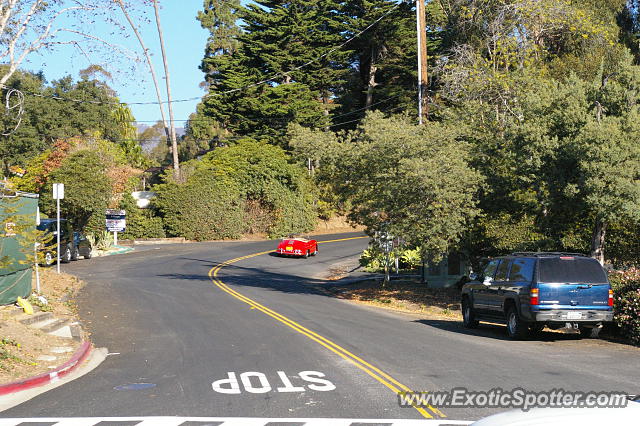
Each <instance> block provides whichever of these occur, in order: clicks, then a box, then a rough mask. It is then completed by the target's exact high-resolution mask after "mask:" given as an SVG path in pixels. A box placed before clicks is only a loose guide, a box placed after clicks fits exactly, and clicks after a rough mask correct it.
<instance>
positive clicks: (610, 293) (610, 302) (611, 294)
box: [609, 289, 613, 306]
mask: <svg viewBox="0 0 640 426" xmlns="http://www.w3.org/2000/svg"><path fill="white" fill-rule="evenodd" d="M609 306H613V290H611V289H609Z"/></svg>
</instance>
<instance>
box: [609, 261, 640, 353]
mask: <svg viewBox="0 0 640 426" xmlns="http://www.w3.org/2000/svg"><path fill="white" fill-rule="evenodd" d="M609 280H610V281H611V287H612V288H613V292H614V302H613V311H614V321H615V323H616V326H617V327H618V332H619V334H620V335H621V336H622V337H624V338H625V339H627V340H628V341H629V342H631V343H633V344H634V345H639V346H640V269H638V268H629V269H626V270H624V271H614V272H611V273H610V274H609Z"/></svg>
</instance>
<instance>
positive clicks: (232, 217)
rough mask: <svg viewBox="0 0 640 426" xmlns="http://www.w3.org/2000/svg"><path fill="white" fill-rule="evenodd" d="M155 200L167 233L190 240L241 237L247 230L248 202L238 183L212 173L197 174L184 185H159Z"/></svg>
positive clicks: (173, 183)
mask: <svg viewBox="0 0 640 426" xmlns="http://www.w3.org/2000/svg"><path fill="white" fill-rule="evenodd" d="M154 191H156V192H157V194H158V196H157V198H156V199H155V200H154V203H153V204H154V205H155V206H156V207H157V209H158V211H159V213H160V214H161V216H162V218H163V222H164V227H165V229H166V231H167V233H168V234H169V235H171V236H182V237H185V238H187V239H189V240H196V241H205V240H216V239H227V238H238V237H240V236H241V235H242V232H243V231H244V229H245V223H244V210H245V206H244V199H243V197H242V194H241V191H240V189H239V188H238V186H237V184H236V183H235V182H233V181H232V180H230V179H228V178H224V177H215V176H214V175H213V174H212V173H211V171H210V170H206V169H203V170H199V171H196V172H194V174H193V175H192V176H190V177H189V178H188V179H187V181H186V182H185V183H183V184H178V183H176V182H167V183H164V184H160V185H156V186H155V187H154Z"/></svg>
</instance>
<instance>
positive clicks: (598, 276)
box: [538, 256, 608, 284]
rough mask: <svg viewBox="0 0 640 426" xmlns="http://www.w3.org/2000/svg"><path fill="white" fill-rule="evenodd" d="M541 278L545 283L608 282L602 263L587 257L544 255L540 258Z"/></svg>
mask: <svg viewBox="0 0 640 426" xmlns="http://www.w3.org/2000/svg"><path fill="white" fill-rule="evenodd" d="M538 270H539V277H538V278H539V280H540V282H543V283H584V284H604V283H607V282H608V281H607V275H606V273H605V272H604V269H603V268H602V266H600V263H598V261H597V260H595V259H590V258H586V257H571V256H567V257H562V256H561V257H543V258H541V259H540V260H539V268H538Z"/></svg>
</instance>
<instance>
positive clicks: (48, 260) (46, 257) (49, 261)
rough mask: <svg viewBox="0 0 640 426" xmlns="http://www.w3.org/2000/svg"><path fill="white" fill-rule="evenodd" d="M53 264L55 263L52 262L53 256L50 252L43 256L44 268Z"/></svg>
mask: <svg viewBox="0 0 640 426" xmlns="http://www.w3.org/2000/svg"><path fill="white" fill-rule="evenodd" d="M53 262H55V261H54V260H53V254H52V253H51V252H50V251H48V252H46V253H45V254H44V264H45V265H46V266H51V265H53Z"/></svg>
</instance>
